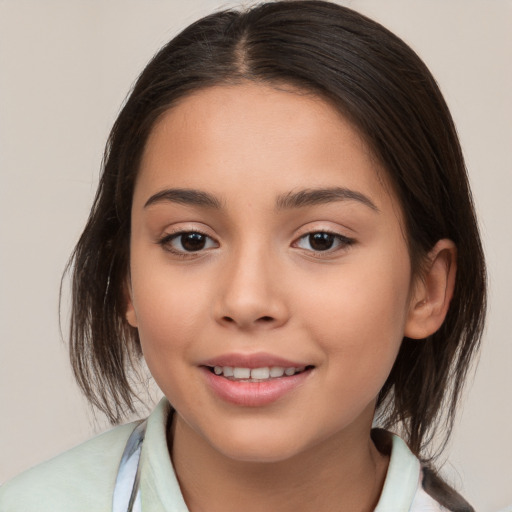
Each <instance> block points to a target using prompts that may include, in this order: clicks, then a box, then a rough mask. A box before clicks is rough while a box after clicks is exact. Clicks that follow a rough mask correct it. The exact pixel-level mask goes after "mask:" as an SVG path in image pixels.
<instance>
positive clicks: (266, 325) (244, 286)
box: [214, 250, 289, 331]
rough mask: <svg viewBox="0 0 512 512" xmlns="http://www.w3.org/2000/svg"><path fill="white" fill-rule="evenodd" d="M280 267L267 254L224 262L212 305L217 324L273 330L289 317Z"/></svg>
mask: <svg viewBox="0 0 512 512" xmlns="http://www.w3.org/2000/svg"><path fill="white" fill-rule="evenodd" d="M279 274H280V271H279V266H278V265H276V261H275V260H273V259H272V257H271V256H270V255H268V254H262V253H261V252H259V253H258V252H257V251H254V250H252V251H251V250H249V251H244V252H243V253H239V254H238V255H237V256H234V257H233V258H232V259H230V260H229V261H226V262H225V267H224V269H223V271H222V272H221V273H220V275H219V281H220V282H219V287H218V288H217V295H216V300H215V304H214V314H215V318H216V321H217V322H218V323H220V324H222V325H224V326H226V327H231V328H236V329H240V330H245V331H251V330H260V329H263V330H264V329H274V328H277V327H280V326H282V325H284V324H285V323H286V322H287V321H288V318H289V309H288V306H287V301H286V299H285V297H286V293H285V287H284V286H283V282H282V277H280V275H279Z"/></svg>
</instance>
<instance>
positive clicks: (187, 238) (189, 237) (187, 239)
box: [178, 233, 206, 251]
mask: <svg viewBox="0 0 512 512" xmlns="http://www.w3.org/2000/svg"><path fill="white" fill-rule="evenodd" d="M178 238H179V240H180V243H181V246H182V247H183V249H185V251H200V250H201V249H204V247H205V245H206V236H205V235H203V234H201V233H184V234H182V235H180V236H179V237H178Z"/></svg>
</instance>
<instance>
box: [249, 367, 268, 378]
mask: <svg viewBox="0 0 512 512" xmlns="http://www.w3.org/2000/svg"><path fill="white" fill-rule="evenodd" d="M269 377H270V368H254V369H252V370H251V379H268V378H269Z"/></svg>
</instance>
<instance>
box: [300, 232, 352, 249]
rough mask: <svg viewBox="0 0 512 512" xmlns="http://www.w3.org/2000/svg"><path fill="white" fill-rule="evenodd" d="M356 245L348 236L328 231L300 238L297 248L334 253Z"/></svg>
mask: <svg viewBox="0 0 512 512" xmlns="http://www.w3.org/2000/svg"><path fill="white" fill-rule="evenodd" d="M353 243H354V240H352V239H351V238H347V237H346V236H343V235H340V234H337V233H330V232H328V231H315V232H313V233H308V234H306V235H304V236H302V237H300V238H299V240H298V241H297V242H296V244H295V245H296V246H297V247H299V248H300V249H306V250H308V251H314V252H326V251H330V252H333V251H335V250H337V249H342V248H344V247H347V246H349V245H351V244H353Z"/></svg>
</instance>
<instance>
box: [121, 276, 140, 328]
mask: <svg viewBox="0 0 512 512" xmlns="http://www.w3.org/2000/svg"><path fill="white" fill-rule="evenodd" d="M124 294H125V298H126V312H125V316H126V321H127V322H128V323H129V324H130V325H131V326H132V327H138V326H139V325H138V323H137V315H136V314H135V307H134V306H133V294H132V283H131V280H130V278H129V277H128V278H127V279H126V283H125V286H124Z"/></svg>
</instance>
